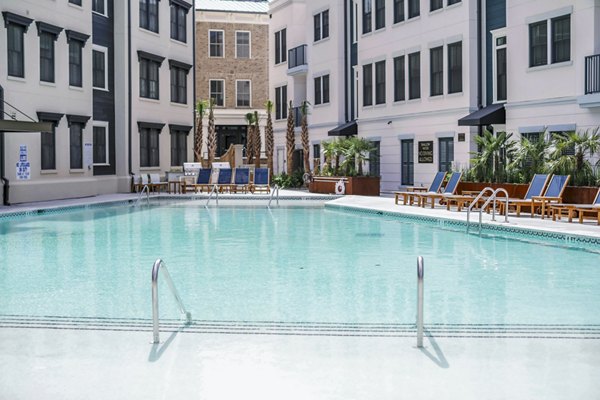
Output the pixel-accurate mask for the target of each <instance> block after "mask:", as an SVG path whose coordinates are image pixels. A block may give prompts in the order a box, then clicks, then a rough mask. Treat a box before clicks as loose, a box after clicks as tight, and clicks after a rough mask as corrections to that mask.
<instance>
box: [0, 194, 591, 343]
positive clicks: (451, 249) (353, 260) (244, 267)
mask: <svg viewBox="0 0 600 400" xmlns="http://www.w3.org/2000/svg"><path fill="white" fill-rule="evenodd" d="M0 252H1V254H3V263H2V264H1V266H0V273H1V276H2V278H0V291H1V292H2V293H3V296H2V297H3V299H2V302H0V315H2V316H3V317H4V318H8V317H11V316H13V317H14V316H17V317H19V318H25V317H26V318H29V320H31V319H35V318H37V317H48V316H52V317H56V318H74V319H77V318H83V319H85V318H105V319H108V320H113V321H116V320H119V319H124V320H128V321H130V320H133V319H145V320H147V319H149V318H150V317H151V299H150V272H151V267H152V264H153V262H154V260H155V259H157V258H162V259H163V260H164V261H165V262H166V263H167V265H168V267H169V270H170V273H171V276H172V277H173V280H174V282H175V284H176V286H177V288H178V290H179V292H180V294H181V297H182V299H183V301H184V303H185V305H186V307H187V308H188V309H189V310H190V311H191V312H192V314H193V318H194V321H205V322H206V321H220V322H223V323H228V324H239V325H240V326H245V327H246V328H247V329H250V328H248V327H249V326H254V325H252V324H253V323H255V324H256V326H259V327H262V328H264V327H265V326H267V325H269V324H279V325H278V327H279V330H278V331H277V332H278V333H284V332H285V331H286V330H288V331H290V332H296V331H297V330H298V329H300V328H298V327H299V326H300V327H302V329H303V330H304V331H306V330H307V329H311V327H315V326H320V327H323V326H325V327H328V328H327V329H328V331H329V330H330V331H336V332H344V331H345V330H348V329H350V330H352V332H360V329H363V331H365V332H367V333H377V332H379V333H382V332H383V333H384V334H385V332H386V331H387V330H388V329H391V328H390V327H392V328H394V329H395V332H400V331H401V329H400V328H401V327H402V326H406V327H408V326H411V325H412V324H414V316H415V308H416V305H415V300H416V296H415V290H416V289H415V288H416V271H415V262H416V257H417V256H418V255H422V256H423V257H424V258H425V263H426V283H425V285H426V303H425V315H426V317H425V325H426V327H429V328H430V329H434V328H435V327H436V326H438V325H440V326H442V325H443V326H445V331H444V332H446V334H448V335H451V334H453V333H452V332H454V333H456V335H458V336H460V335H461V332H463V331H464V329H465V328H464V327H465V326H470V327H471V328H469V329H470V330H469V332H470V333H471V334H475V333H476V332H477V329H478V328H477V327H482V328H481V329H483V331H484V332H490V329H491V327H502V330H504V331H506V329H508V328H506V327H509V328H510V332H513V333H514V332H523V331H524V332H526V334H531V332H534V333H536V332H537V333H536V334H540V332H548V331H549V330H552V331H553V332H554V333H556V332H557V331H560V330H561V329H563V330H567V331H568V332H569V334H575V335H582V337H584V336H585V335H588V334H589V332H590V331H592V332H594V333H593V335H596V336H598V326H599V325H600V315H599V314H598V312H597V310H598V309H599V307H600V268H599V267H598V254H597V253H596V252H593V251H585V250H582V249H577V248H568V247H565V246H556V245H555V244H553V243H544V242H539V243H535V242H531V241H522V240H516V239H514V238H510V237H494V236H485V235H484V236H476V235H467V234H466V233H465V232H463V231H462V230H460V231H459V230H456V229H446V228H442V227H434V226H430V225H426V224H422V223H419V222H416V221H406V220H401V219H396V218H392V217H386V216H378V215H369V214H356V213H349V212H344V211H339V210H332V209H323V208H276V209H272V210H269V209H266V208H226V207H224V208H219V209H215V208H211V209H205V208H204V207H202V206H201V205H200V204H198V203H197V202H190V203H186V204H180V203H177V204H176V203H164V204H159V205H153V206H150V207H131V206H118V207H106V208H96V209H87V210H81V211H73V212H64V213H59V214H53V215H41V216H35V217H26V218H19V219H13V220H8V221H3V222H0ZM177 316H178V314H177V310H176V307H175V304H174V302H173V300H172V298H171V296H170V295H168V294H167V293H166V291H163V292H162V293H161V317H163V318H176V317H177ZM244 324H246V325H244ZM261 324H262V325H261ZM319 324H321V325H319ZM230 326H231V325H230ZM357 326H358V327H360V329H358V328H357ZM365 327H369V328H368V329H367V328H365ZM452 327H455V328H452ZM527 327H531V328H527ZM292 328H293V329H292ZM357 329H358V330H357ZM473 332H475V333H473ZM494 332H496V333H497V331H494ZM496 333H492V334H496Z"/></svg>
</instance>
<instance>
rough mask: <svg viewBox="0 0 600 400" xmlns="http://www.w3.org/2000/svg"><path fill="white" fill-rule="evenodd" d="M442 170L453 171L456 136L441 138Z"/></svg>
mask: <svg viewBox="0 0 600 400" xmlns="http://www.w3.org/2000/svg"><path fill="white" fill-rule="evenodd" d="M439 145H440V171H446V172H449V171H452V162H453V161H454V138H440V141H439Z"/></svg>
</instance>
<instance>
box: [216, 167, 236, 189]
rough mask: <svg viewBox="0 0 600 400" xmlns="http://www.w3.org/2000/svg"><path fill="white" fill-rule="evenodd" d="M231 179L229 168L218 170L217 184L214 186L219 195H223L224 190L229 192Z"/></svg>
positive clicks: (231, 173) (231, 174)
mask: <svg viewBox="0 0 600 400" xmlns="http://www.w3.org/2000/svg"><path fill="white" fill-rule="evenodd" d="M231 178H233V171H232V169H231V168H220V169H219V177H218V178H217V183H216V184H215V185H214V186H216V187H217V188H218V189H219V192H220V193H223V192H224V191H225V190H227V191H228V192H231V187H232V186H233V185H232V184H231Z"/></svg>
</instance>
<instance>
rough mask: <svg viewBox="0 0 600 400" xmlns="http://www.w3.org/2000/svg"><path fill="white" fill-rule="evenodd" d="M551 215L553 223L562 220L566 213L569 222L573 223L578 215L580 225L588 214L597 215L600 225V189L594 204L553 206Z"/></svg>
mask: <svg viewBox="0 0 600 400" xmlns="http://www.w3.org/2000/svg"><path fill="white" fill-rule="evenodd" d="M550 213H551V214H552V220H553V221H556V220H557V219H559V220H560V217H562V216H563V215H564V213H566V215H567V217H568V218H569V222H572V221H573V217H574V216H575V215H576V214H578V215H579V223H580V224H583V219H584V218H585V216H586V214H595V216H596V220H597V222H598V225H600V188H598V192H597V193H596V197H595V198H594V201H593V202H592V204H553V205H551V206H550Z"/></svg>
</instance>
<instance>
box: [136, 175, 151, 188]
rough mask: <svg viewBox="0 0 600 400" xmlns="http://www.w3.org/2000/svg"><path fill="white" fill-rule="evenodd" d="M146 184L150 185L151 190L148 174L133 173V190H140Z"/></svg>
mask: <svg viewBox="0 0 600 400" xmlns="http://www.w3.org/2000/svg"><path fill="white" fill-rule="evenodd" d="M144 186H148V190H150V181H149V180H148V174H139V175H136V174H133V190H134V191H135V192H139V191H141V190H143V189H144Z"/></svg>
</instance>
